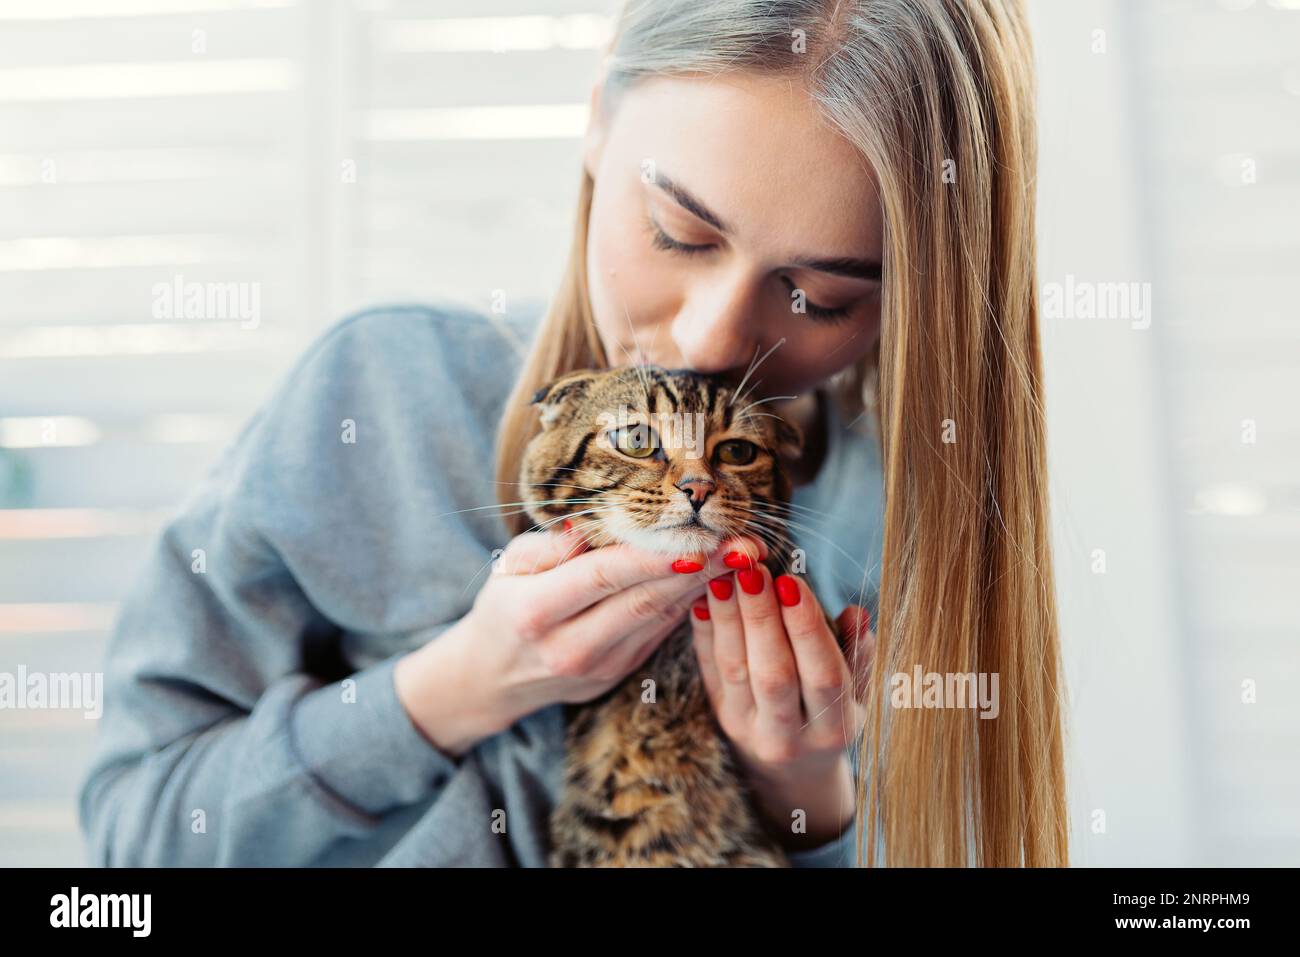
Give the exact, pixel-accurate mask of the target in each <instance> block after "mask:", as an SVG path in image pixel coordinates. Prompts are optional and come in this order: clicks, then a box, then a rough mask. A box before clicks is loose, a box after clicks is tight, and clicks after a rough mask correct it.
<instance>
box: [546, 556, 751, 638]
mask: <svg viewBox="0 0 1300 957" xmlns="http://www.w3.org/2000/svg"><path fill="white" fill-rule="evenodd" d="M727 547H728V546H727V543H724V544H723V546H721V547H719V548H718V549H717V550H716V551H714V552H713V553H712V554H711V555H709V556H694V557H691V558H687V559H682V558H675V557H674V556H672V555H666V554H663V553H660V552H651V551H647V550H645V549H641V548H634V547H633V546H631V545H607V546H605V547H604V548H594V549H591V550H590V551H586V552H583V553H582V554H581V555H578V556H577V557H575V558H572V559H570V560H569V561H566V562H564V563H563V564H560V565H558V566H556V567H555V568H553V569H551V570H550V572H549V573H548V574H547V575H545V576H541V575H537V576H529V577H527V578H525V579H524V580H523V581H522V582H521V584H523V585H524V586H525V589H524V592H523V594H522V595H521V596H520V599H521V600H522V601H523V602H525V603H526V606H527V607H528V608H529V609H530V610H531V613H532V614H533V615H534V616H535V617H536V618H537V620H538V621H540V622H544V623H554V624H558V623H560V622H562V621H565V620H567V619H569V618H572V617H574V616H576V615H578V614H579V613H580V612H583V611H586V610H588V609H591V608H594V607H596V606H597V605H598V604H600V603H601V602H602V601H605V600H607V599H608V598H610V597H611V596H615V595H618V594H620V593H622V592H625V591H627V590H629V589H631V588H634V587H636V586H638V585H646V584H649V583H650V582H653V581H661V582H663V581H666V582H667V583H668V585H669V587H668V588H667V589H666V590H665V589H658V590H656V591H655V592H654V594H655V595H657V596H659V597H660V598H663V599H665V600H673V599H675V598H680V597H681V596H682V595H684V594H687V593H691V592H698V587H703V585H704V583H705V582H706V581H708V579H709V578H711V577H714V576H716V575H720V574H722V573H723V572H725V571H726V566H725V565H723V556H724V555H725V554H726V553H727ZM697 586H698V587H697ZM638 594H639V595H640V597H641V598H645V597H646V595H645V594H644V593H638ZM636 607H637V606H636V605H635V601H634V604H633V608H634V610H635V608H636Z"/></svg>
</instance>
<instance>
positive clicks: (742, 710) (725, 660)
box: [708, 572, 755, 728]
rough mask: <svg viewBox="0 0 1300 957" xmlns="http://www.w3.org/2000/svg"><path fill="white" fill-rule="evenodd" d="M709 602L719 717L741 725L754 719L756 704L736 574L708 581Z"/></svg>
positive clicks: (738, 725) (725, 723)
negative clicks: (750, 678) (737, 596)
mask: <svg viewBox="0 0 1300 957" xmlns="http://www.w3.org/2000/svg"><path fill="white" fill-rule="evenodd" d="M708 604H709V624H710V625H711V626H712V627H711V631H712V639H713V640H712V643H711V650H712V652H713V667H714V671H715V672H716V674H717V676H718V697H719V701H718V709H717V711H718V720H719V721H720V722H721V723H722V724H724V725H726V726H727V727H733V728H735V727H740V726H741V725H742V724H743V723H744V722H747V721H749V720H751V719H752V718H753V715H754V710H755V704H754V691H753V689H752V688H751V687H750V684H749V657H748V655H747V654H746V652H745V626H744V623H743V622H742V621H741V618H740V603H739V602H738V601H737V600H736V576H735V574H733V573H730V572H729V573H727V574H726V575H721V576H718V577H717V578H714V579H712V580H711V581H710V582H709V602H708Z"/></svg>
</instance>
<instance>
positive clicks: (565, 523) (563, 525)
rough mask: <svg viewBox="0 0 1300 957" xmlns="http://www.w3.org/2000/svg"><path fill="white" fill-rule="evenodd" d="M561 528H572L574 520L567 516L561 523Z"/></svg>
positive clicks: (566, 529)
mask: <svg viewBox="0 0 1300 957" xmlns="http://www.w3.org/2000/svg"><path fill="white" fill-rule="evenodd" d="M560 528H562V529H564V530H565V531H566V532H567V531H569V530H570V529H572V528H573V522H571V521H569V520H568V519H567V518H566V519H565V520H564V521H562V522H561V523H560Z"/></svg>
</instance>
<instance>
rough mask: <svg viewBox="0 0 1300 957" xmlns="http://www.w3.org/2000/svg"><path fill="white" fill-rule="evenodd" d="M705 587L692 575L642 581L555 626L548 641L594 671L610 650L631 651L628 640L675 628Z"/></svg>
mask: <svg viewBox="0 0 1300 957" xmlns="http://www.w3.org/2000/svg"><path fill="white" fill-rule="evenodd" d="M704 589H705V583H704V581H703V580H701V579H696V578H692V577H687V576H677V577H674V578H672V579H657V580H655V581H649V582H642V583H641V584H639V585H633V586H632V587H631V588H628V589H626V590H624V591H622V592H620V593H619V594H617V595H612V596H611V597H609V598H606V599H605V600H604V601H601V602H598V603H597V604H596V605H593V606H592V607H591V608H589V609H587V610H586V611H584V612H581V613H580V614H578V615H575V616H574V617H572V618H570V619H568V620H566V621H564V622H562V623H560V624H559V625H557V626H555V628H553V629H552V631H551V634H550V635H549V637H548V639H547V640H548V641H553V642H556V643H557V645H559V646H561V647H563V648H565V649H566V651H565V655H564V657H565V658H567V659H572V660H575V661H577V662H585V663H587V665H588V667H594V666H595V664H596V663H597V662H600V661H603V660H605V659H606V658H607V656H608V655H609V654H610V653H611V652H614V651H617V650H619V649H626V648H627V647H628V646H629V639H638V638H642V637H644V636H645V635H647V634H657V632H658V630H660V629H663V628H668V629H669V630H671V627H672V626H674V625H676V624H678V623H679V622H681V620H682V619H683V618H684V617H685V616H686V613H687V609H688V608H689V607H690V605H691V602H693V601H695V600H697V599H699V598H701V597H703V595H704ZM631 657H633V654H632V653H630V652H629V654H628V658H629V659H630V658H631ZM583 670H585V669H583Z"/></svg>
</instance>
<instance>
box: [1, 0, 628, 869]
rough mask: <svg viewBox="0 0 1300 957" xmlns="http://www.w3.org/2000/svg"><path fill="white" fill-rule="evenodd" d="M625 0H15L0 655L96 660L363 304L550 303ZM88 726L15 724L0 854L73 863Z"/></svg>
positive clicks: (5, 747) (9, 71)
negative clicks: (145, 562)
mask: <svg viewBox="0 0 1300 957" xmlns="http://www.w3.org/2000/svg"><path fill="white" fill-rule="evenodd" d="M612 6H613V4H612V3H610V2H604V0H589V2H575V0H547V2H542V3H538V2H525V0H519V2H514V3H507V2H471V0H462V2H450V3H449V2H443V3H408V2H393V3H382V2H368V3H366V2H357V3H351V2H343V0H321V2H312V3H305V4H303V3H293V2H288V0H43V2H41V3H37V4H31V3H26V2H3V0H0V670H5V671H10V672H13V671H14V670H15V669H16V668H17V667H18V666H19V665H23V666H25V667H26V668H27V669H28V670H29V671H46V672H59V671H77V672H81V671H93V670H99V668H100V662H101V660H102V651H103V647H104V641H105V638H106V636H107V633H108V630H109V628H110V627H111V624H112V621H113V617H114V615H115V613H116V610H117V607H118V603H119V602H120V600H121V598H122V596H123V595H124V594H125V592H126V591H127V590H128V589H129V588H130V587H131V584H132V583H133V581H134V579H135V577H136V575H137V574H138V572H139V567H140V560H141V559H142V557H143V555H144V552H145V549H146V547H147V546H148V544H149V542H150V539H151V538H152V536H153V535H154V534H156V532H157V530H158V528H159V526H160V523H161V522H162V521H164V520H165V518H166V517H167V516H168V514H170V511H171V509H172V508H174V506H175V505H176V503H178V502H179V501H180V500H181V499H182V498H184V496H185V495H186V493H187V491H188V490H189V489H190V488H191V487H192V485H193V483H194V482H195V481H196V480H197V479H198V478H199V477H200V476H201V475H202V473H203V472H204V471H206V469H207V468H209V467H210V466H211V465H212V463H213V462H214V461H215V460H216V458H217V456H218V455H219V453H220V451H221V449H222V448H223V447H224V446H225V445H226V444H227V443H228V442H229V441H230V440H231V439H232V438H233V436H234V434H235V432H236V431H237V430H238V428H239V427H240V425H241V424H242V423H243V422H244V421H245V420H246V418H247V416H248V415H249V414H250V413H251V411H252V410H253V408H254V407H255V406H256V405H258V404H259V403H260V402H262V401H263V400H265V398H266V397H267V394H268V393H269V391H270V389H271V388H272V387H273V385H274V384H275V382H276V381H277V378H278V377H279V376H280V375H281V374H282V373H283V371H284V370H285V369H286V367H287V365H288V364H289V363H290V362H291V361H292V360H293V358H294V357H295V356H296V355H297V354H298V353H299V352H300V351H301V349H302V348H303V347H304V346H305V345H306V343H307V342H308V341H309V340H310V338H311V337H313V336H314V335H315V334H317V333H319V332H320V331H321V330H322V329H323V328H324V327H325V326H326V325H328V324H329V323H330V322H332V321H333V320H335V319H337V318H338V317H339V316H340V315H342V314H343V313H344V312H345V311H346V310H348V309H351V308H354V307H359V306H362V305H367V304H375V303H382V302H385V301H395V300H413V299H414V300H427V299H429V298H439V297H449V298H453V299H458V300H461V301H465V302H469V303H471V304H474V305H477V306H479V307H481V308H484V309H485V310H490V309H493V308H495V309H502V308H504V309H515V308H527V309H535V308H536V306H537V304H538V303H539V302H540V301H542V300H544V299H545V298H546V297H547V296H548V295H549V291H550V290H549V285H550V284H551V283H553V282H554V280H555V276H556V275H557V274H558V272H559V267H560V264H561V262H562V258H563V255H564V254H565V252H566V248H565V245H566V244H565V242H564V240H565V239H567V233H568V231H569V216H570V214H571V211H572V204H573V198H574V196H575V195H576V187H577V182H578V170H579V167H578V157H579V155H580V153H579V142H580V141H579V136H580V134H581V132H582V117H583V115H584V111H585V105H586V101H587V96H588V93H589V90H590V82H591V79H592V76H593V67H594V65H595V62H596V58H597V48H598V44H599V42H600V41H601V39H602V37H603V35H604V32H605V31H606V30H607V29H608V25H609V17H608V14H609V11H610V9H611V8H612ZM196 284H197V286H196ZM230 284H233V285H230ZM177 288H179V289H180V290H181V295H180V296H179V298H177V297H175V296H172V290H174V289H177ZM194 288H198V289H199V290H200V291H201V293H202V295H201V296H200V299H198V300H191V299H190V298H189V290H191V289H194ZM254 291H255V292H254ZM227 293H229V294H230V298H226V299H222V298H221V297H222V296H223V295H226V294H227ZM254 295H256V300H254ZM191 301H193V303H194V307H193V308H190V309H187V308H186V304H187V302H191ZM254 301H255V302H256V306H257V309H256V310H255V311H256V315H253V313H254V310H253V309H252V305H253V303H254ZM92 736H93V723H91V722H88V721H86V720H85V719H83V718H82V717H81V716H80V715H79V714H74V713H72V712H66V711H62V712H60V711H21V712H15V711H5V712H0V865H11V864H69V863H76V862H78V861H79V860H80V859H81V854H82V851H81V846H80V839H79V836H78V834H77V831H76V823H75V806H74V800H75V790H76V784H77V780H78V776H79V775H80V774H81V772H82V770H83V769H84V767H85V764H86V759H87V757H88V755H89V747H90V744H91V740H92Z"/></svg>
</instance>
